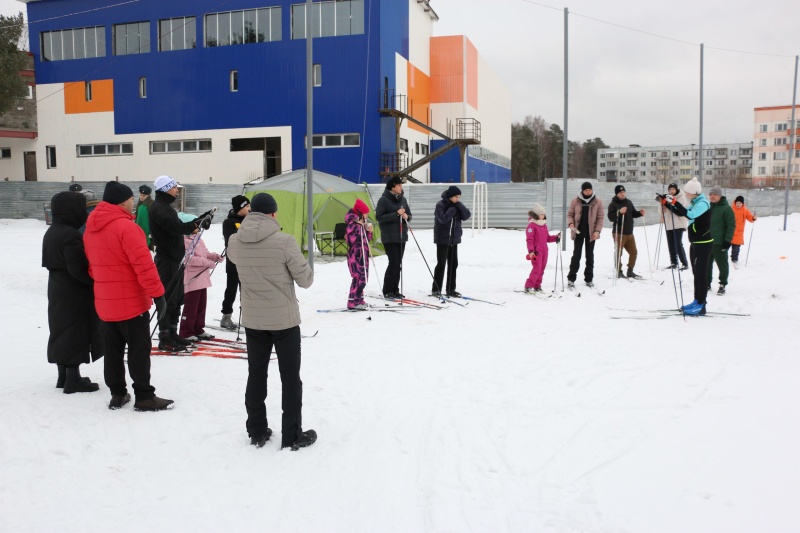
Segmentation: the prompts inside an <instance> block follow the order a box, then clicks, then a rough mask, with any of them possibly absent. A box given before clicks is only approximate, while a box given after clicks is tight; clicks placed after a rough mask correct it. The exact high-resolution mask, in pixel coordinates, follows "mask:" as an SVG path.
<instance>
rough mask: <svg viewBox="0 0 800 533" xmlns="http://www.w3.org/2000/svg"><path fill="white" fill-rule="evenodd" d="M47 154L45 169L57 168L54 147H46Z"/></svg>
mask: <svg viewBox="0 0 800 533" xmlns="http://www.w3.org/2000/svg"><path fill="white" fill-rule="evenodd" d="M45 150H46V152H47V168H57V166H56V163H57V161H56V147H55V146H48V147H46V149H45Z"/></svg>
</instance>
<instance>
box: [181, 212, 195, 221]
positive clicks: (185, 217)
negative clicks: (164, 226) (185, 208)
mask: <svg viewBox="0 0 800 533" xmlns="http://www.w3.org/2000/svg"><path fill="white" fill-rule="evenodd" d="M178 218H179V219H181V222H194V220H195V219H196V218H197V217H196V216H194V215H190V214H189V213H184V212H180V213H178Z"/></svg>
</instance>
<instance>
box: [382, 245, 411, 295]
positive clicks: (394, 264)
mask: <svg viewBox="0 0 800 533" xmlns="http://www.w3.org/2000/svg"><path fill="white" fill-rule="evenodd" d="M383 249H384V250H386V257H388V258H389V266H387V267H386V274H385V275H384V276H383V294H391V293H396V292H400V274H401V271H402V269H403V254H404V253H405V251H406V243H388V244H384V245H383Z"/></svg>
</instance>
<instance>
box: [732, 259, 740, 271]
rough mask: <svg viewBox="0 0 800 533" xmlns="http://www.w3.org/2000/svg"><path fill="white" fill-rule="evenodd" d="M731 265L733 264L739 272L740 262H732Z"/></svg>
mask: <svg viewBox="0 0 800 533" xmlns="http://www.w3.org/2000/svg"><path fill="white" fill-rule="evenodd" d="M731 263H733V269H734V270H739V261H731Z"/></svg>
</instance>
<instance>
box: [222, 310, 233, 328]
mask: <svg viewBox="0 0 800 533" xmlns="http://www.w3.org/2000/svg"><path fill="white" fill-rule="evenodd" d="M219 327H221V328H225V329H236V324H234V323H233V320H231V314H230V313H228V314H225V315H222V320H220V321H219Z"/></svg>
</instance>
